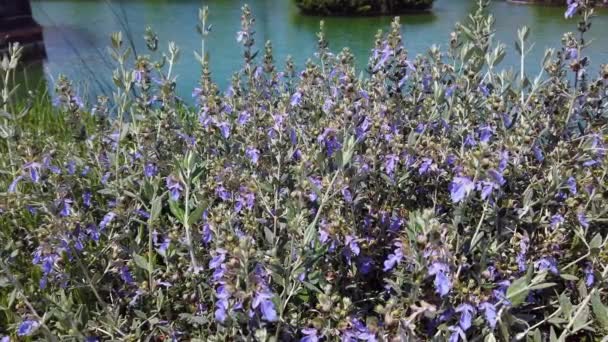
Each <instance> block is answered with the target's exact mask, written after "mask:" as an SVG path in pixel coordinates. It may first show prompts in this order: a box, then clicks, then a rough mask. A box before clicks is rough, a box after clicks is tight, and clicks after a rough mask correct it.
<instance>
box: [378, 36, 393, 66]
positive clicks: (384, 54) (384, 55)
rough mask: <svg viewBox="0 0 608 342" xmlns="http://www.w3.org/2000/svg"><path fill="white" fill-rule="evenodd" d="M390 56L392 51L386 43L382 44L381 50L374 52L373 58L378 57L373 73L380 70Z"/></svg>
mask: <svg viewBox="0 0 608 342" xmlns="http://www.w3.org/2000/svg"><path fill="white" fill-rule="evenodd" d="M392 55H393V49H391V47H390V45H389V44H388V43H385V44H384V47H383V48H382V50H377V49H376V50H374V58H378V57H379V59H378V62H377V63H376V65H375V66H374V71H376V70H378V69H380V68H382V67H383V66H384V65H385V64H386V62H387V61H388V59H389V58H390V57H391V56H392Z"/></svg>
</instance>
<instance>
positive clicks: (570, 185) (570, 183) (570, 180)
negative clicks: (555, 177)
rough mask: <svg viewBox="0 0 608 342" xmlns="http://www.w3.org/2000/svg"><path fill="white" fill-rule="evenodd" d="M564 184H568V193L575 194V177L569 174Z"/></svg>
mask: <svg viewBox="0 0 608 342" xmlns="http://www.w3.org/2000/svg"><path fill="white" fill-rule="evenodd" d="M566 185H568V190H569V191H570V194H572V195H576V179H574V177H572V176H570V177H569V178H568V180H567V181H566Z"/></svg>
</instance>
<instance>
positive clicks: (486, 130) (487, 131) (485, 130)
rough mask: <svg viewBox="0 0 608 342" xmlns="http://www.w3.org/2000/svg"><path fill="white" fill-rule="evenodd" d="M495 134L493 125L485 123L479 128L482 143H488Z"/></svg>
mask: <svg viewBox="0 0 608 342" xmlns="http://www.w3.org/2000/svg"><path fill="white" fill-rule="evenodd" d="M492 135H494V129H493V128H492V126H489V125H485V126H482V127H481V128H479V141H481V142H482V143H488V142H489V141H490V139H491V138H492Z"/></svg>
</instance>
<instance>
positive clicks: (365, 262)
mask: <svg viewBox="0 0 608 342" xmlns="http://www.w3.org/2000/svg"><path fill="white" fill-rule="evenodd" d="M358 264H359V271H361V274H363V275H366V274H369V273H370V272H371V271H372V270H373V268H374V260H372V258H370V257H367V256H364V257H361V258H359V262H358Z"/></svg>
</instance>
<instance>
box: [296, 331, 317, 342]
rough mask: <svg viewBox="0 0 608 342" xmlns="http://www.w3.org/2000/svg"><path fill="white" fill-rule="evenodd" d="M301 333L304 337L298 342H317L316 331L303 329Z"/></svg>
mask: <svg viewBox="0 0 608 342" xmlns="http://www.w3.org/2000/svg"><path fill="white" fill-rule="evenodd" d="M301 331H302V334H303V335H304V337H302V338H301V339H300V342H319V337H318V336H317V329H315V328H304V329H302V330H301Z"/></svg>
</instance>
